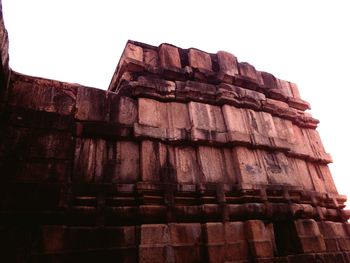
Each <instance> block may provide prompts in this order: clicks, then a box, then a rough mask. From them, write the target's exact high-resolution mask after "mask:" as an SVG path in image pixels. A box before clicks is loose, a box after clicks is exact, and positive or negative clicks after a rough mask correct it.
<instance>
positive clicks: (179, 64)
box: [109, 41, 310, 110]
mask: <svg viewBox="0 0 350 263" xmlns="http://www.w3.org/2000/svg"><path fill="white" fill-rule="evenodd" d="M142 71H148V72H150V73H152V74H158V75H161V76H162V77H166V78H167V77H168V78H172V79H177V80H180V79H183V78H185V79H189V78H193V77H194V78H195V79H197V80H202V81H206V82H222V83H227V84H236V85H238V86H241V87H244V88H247V89H253V90H259V91H262V92H263V93H265V94H266V95H267V96H268V97H269V98H273V99H277V100H282V101H286V102H288V103H290V105H291V106H292V107H295V108H297V109H300V110H305V109H308V108H310V105H309V104H308V103H307V102H305V101H303V100H301V98H300V94H299V91H298V88H297V86H296V84H294V83H290V82H288V81H284V80H280V79H277V78H275V77H274V76H273V75H272V74H270V73H266V72H260V71H257V70H256V69H255V68H254V66H252V65H250V64H249V63H246V62H238V61H237V58H236V57H235V56H234V55H232V54H230V53H227V52H224V51H219V52H218V53H217V54H209V53H206V52H204V51H201V50H198V49H194V48H190V49H186V50H185V49H180V48H177V47H175V46H172V45H169V44H161V45H160V46H159V47H158V48H157V47H152V46H149V45H144V44H142V43H138V42H133V41H129V42H128V43H127V45H126V47H125V49H124V52H123V55H122V58H121V60H120V62H119V64H118V67H117V70H116V72H115V75H114V76H113V79H112V82H111V84H110V86H109V90H110V91H115V90H116V89H118V86H119V84H120V83H121V82H122V80H123V79H125V78H126V79H128V78H130V76H131V75H132V74H131V75H130V73H129V74H127V73H128V72H131V73H132V72H136V73H139V72H142ZM169 71H170V72H169Z"/></svg>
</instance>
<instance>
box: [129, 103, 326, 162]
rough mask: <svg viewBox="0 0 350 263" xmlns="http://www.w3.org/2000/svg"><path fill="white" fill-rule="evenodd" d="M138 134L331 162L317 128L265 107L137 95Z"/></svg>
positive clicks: (136, 128)
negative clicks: (304, 125)
mask: <svg viewBox="0 0 350 263" xmlns="http://www.w3.org/2000/svg"><path fill="white" fill-rule="evenodd" d="M137 112H138V116H137V123H136V124H135V125H134V132H135V135H136V136H141V137H148V138H153V139H161V140H164V141H171V142H181V141H186V140H189V141H191V142H200V143H204V144H219V145H232V144H234V145H247V146H251V147H258V148H267V149H272V150H277V151H285V152H288V154H289V155H291V156H296V157H298V158H304V159H309V160H313V161H318V162H322V163H329V162H331V158H330V156H329V154H327V153H326V152H325V150H324V147H323V146H322V142H321V139H320V136H319V134H318V132H317V131H316V130H314V129H309V128H301V127H299V126H297V125H295V124H293V123H292V122H291V121H290V120H286V119H283V118H280V117H277V116H273V115H271V114H270V113H267V112H264V111H254V110H251V109H244V108H237V107H235V106H232V105H223V106H216V105H210V104H204V103H199V102H192V101H191V102H189V103H179V102H160V101H157V100H153V99H148V98H139V99H138V111H137Z"/></svg>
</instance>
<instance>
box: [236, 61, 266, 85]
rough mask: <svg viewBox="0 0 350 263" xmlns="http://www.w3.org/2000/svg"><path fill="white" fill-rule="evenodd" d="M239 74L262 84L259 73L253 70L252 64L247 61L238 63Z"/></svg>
mask: <svg viewBox="0 0 350 263" xmlns="http://www.w3.org/2000/svg"><path fill="white" fill-rule="evenodd" d="M238 69H239V74H240V75H241V76H243V77H246V78H248V79H250V80H252V81H254V82H256V83H258V84H263V80H262V77H261V75H260V74H259V73H258V72H257V71H256V70H255V68H254V66H252V65H250V64H249V63H247V62H239V63H238Z"/></svg>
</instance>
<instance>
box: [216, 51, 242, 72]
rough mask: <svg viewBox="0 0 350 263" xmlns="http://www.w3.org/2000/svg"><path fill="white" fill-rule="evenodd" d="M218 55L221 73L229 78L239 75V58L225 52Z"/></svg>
mask: <svg viewBox="0 0 350 263" xmlns="http://www.w3.org/2000/svg"><path fill="white" fill-rule="evenodd" d="M216 54H217V56H218V62H219V67H220V72H223V73H225V74H227V75H229V76H235V75H237V74H238V63H237V58H236V57H235V56H234V55H232V54H230V53H228V52H225V51H219V52H218V53H216Z"/></svg>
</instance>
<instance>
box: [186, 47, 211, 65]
mask: <svg viewBox="0 0 350 263" xmlns="http://www.w3.org/2000/svg"><path fill="white" fill-rule="evenodd" d="M188 61H189V65H190V66H191V67H194V68H202V69H206V70H212V65H211V58H210V55H209V54H208V53H205V52H203V51H200V50H198V49H193V48H191V49H190V50H189V51H188Z"/></svg>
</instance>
